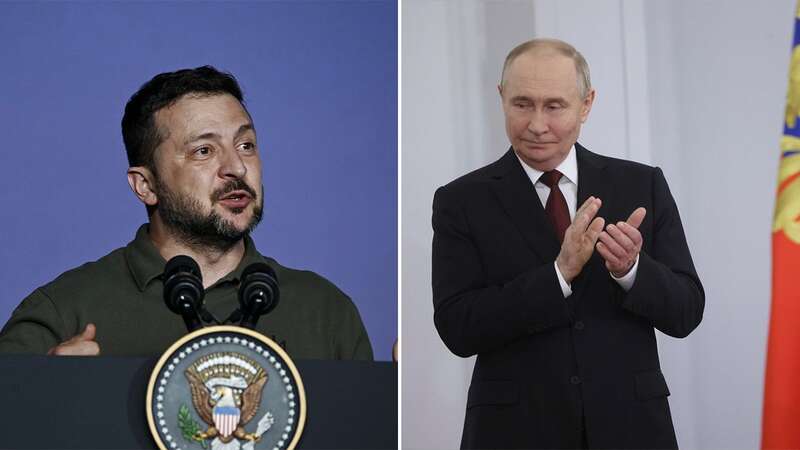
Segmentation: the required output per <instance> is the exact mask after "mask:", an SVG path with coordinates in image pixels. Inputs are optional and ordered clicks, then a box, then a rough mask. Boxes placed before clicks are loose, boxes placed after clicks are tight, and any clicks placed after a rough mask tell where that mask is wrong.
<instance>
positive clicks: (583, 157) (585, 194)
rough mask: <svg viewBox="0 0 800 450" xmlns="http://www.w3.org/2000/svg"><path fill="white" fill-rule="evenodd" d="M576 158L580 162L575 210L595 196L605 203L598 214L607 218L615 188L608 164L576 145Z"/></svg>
mask: <svg viewBox="0 0 800 450" xmlns="http://www.w3.org/2000/svg"><path fill="white" fill-rule="evenodd" d="M575 150H576V157H577V160H578V203H577V204H576V205H575V209H576V210H577V209H578V208H580V207H581V205H582V204H583V202H585V201H586V199H587V198H589V196H591V195H593V196H595V197H597V198H599V199H600V200H602V201H603V206H601V207H600V211H599V212H598V213H597V215H598V216H599V217H605V216H604V214H605V212H606V211H608V207H607V205H608V204H609V202H610V201H611V199H612V194H613V190H614V189H613V186H612V185H611V182H610V177H609V176H608V174H607V173H606V164H605V162H604V161H603V159H602V158H601V157H600V156H599V155H596V154H594V153H592V152H590V151H589V150H586V148H584V147H583V146H582V145H580V144H578V143H577V142H576V143H575Z"/></svg>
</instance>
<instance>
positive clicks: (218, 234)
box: [155, 179, 264, 251]
mask: <svg viewBox="0 0 800 450" xmlns="http://www.w3.org/2000/svg"><path fill="white" fill-rule="evenodd" d="M237 190H242V191H245V192H247V193H248V194H250V196H251V197H252V198H253V201H254V202H256V201H257V202H258V204H256V205H255V206H254V208H253V217H252V218H250V222H249V223H248V224H247V226H246V227H245V228H244V229H239V228H237V227H236V225H235V224H234V223H233V222H231V221H230V220H226V219H224V218H223V217H222V216H220V215H219V214H218V213H217V212H216V211H214V210H213V209H212V210H211V211H210V212H204V211H203V204H202V203H201V202H200V201H199V200H198V199H196V198H193V197H190V196H188V195H180V194H178V193H176V192H174V191H172V190H171V189H170V188H169V187H167V186H166V185H165V184H164V183H160V182H159V183H157V186H156V189H155V191H156V195H157V196H158V205H157V208H158V213H159V215H160V216H161V219H162V220H163V221H164V224H165V225H166V226H167V228H168V229H169V230H170V231H171V232H172V234H173V235H174V236H175V238H176V239H177V240H178V241H179V242H181V243H183V244H185V245H187V246H189V247H193V248H201V249H202V248H206V249H212V250H218V251H226V250H229V249H230V248H232V247H233V246H234V245H235V244H236V243H237V242H239V241H240V240H241V239H242V238H243V237H244V236H245V235H247V234H248V233H250V232H252V231H253V230H254V229H255V228H256V226H257V225H258V223H259V222H260V221H261V216H262V211H263V208H264V199H263V197H258V196H256V192H255V190H254V189H253V188H251V187H250V186H248V185H247V183H245V182H244V181H243V180H241V179H237V180H235V181H230V182H228V183H227V184H225V185H224V186H222V187H221V188H219V189H217V190H215V191H214V192H213V193H212V194H211V201H212V204H213V203H214V202H216V201H217V200H219V199H221V198H222V197H223V196H225V195H227V194H228V193H230V192H233V191H237ZM262 192H263V187H262ZM245 209H246V208H234V209H230V210H229V211H230V212H231V213H233V214H235V215H238V214H242V213H244V210H245Z"/></svg>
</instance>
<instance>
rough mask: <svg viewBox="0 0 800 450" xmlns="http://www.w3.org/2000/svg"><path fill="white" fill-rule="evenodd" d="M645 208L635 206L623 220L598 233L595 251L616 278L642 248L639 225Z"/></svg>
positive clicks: (629, 268)
mask: <svg viewBox="0 0 800 450" xmlns="http://www.w3.org/2000/svg"><path fill="white" fill-rule="evenodd" d="M645 214H647V210H646V209H644V208H636V210H635V211H634V212H633V213H631V216H630V217H628V220H627V221H625V222H617V224H616V225H614V224H613V223H612V224H609V225H608V226H607V227H606V230H605V231H603V232H602V233H600V242H598V243H597V252H598V253H600V256H602V257H603V259H605V260H606V269H608V271H609V272H611V274H612V275H614V276H615V277H617V278H621V277H622V276H624V275H625V274H626V273H628V272H629V271H630V270H631V268H632V267H633V264H634V263H635V262H636V257H637V256H638V255H639V251H640V250H641V249H642V234H641V233H640V232H639V225H641V224H642V220H644V216H645Z"/></svg>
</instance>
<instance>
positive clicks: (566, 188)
mask: <svg viewBox="0 0 800 450" xmlns="http://www.w3.org/2000/svg"><path fill="white" fill-rule="evenodd" d="M517 159H519V163H520V164H522V168H523V169H524V170H525V173H526V174H527V175H528V178H529V179H530V180H531V183H532V184H533V186H534V187H535V188H536V194H537V195H538V196H539V200H540V201H541V202H542V207H543V208H544V207H545V205H546V204H547V197H549V196H550V188H549V187H547V185H546V184H544V183H543V182H541V181H540V180H539V178H540V177H541V176H542V174H544V172H543V171H541V170H537V169H534V168H533V167H531V166H529V165H527V164H525V162H524V161H522V159H520V157H519V155H517ZM556 170H558V171H559V172H561V173H562V175H563V176H562V177H561V179H560V180H559V181H558V188H559V189H560V190H561V193H562V194H564V200H566V201H567V209H569V218H570V220H575V211H576V210H577V203H578V160H577V158H576V157H575V146H574V145H573V146H572V148H570V150H569V154H568V155H567V157H566V159H564V161H561V164H559V165H558V166H557V167H556ZM601 200H602V199H601ZM553 265H554V266H555V268H556V275H557V276H558V283H559V284H560V285H561V292H563V293H564V298H566V297H569V296H570V295H572V287H571V286H570V284H569V283H567V280H565V279H564V275H562V274H561V271H560V270H559V269H558V264H556V262H555V261H553ZM638 267H639V256H638V255H637V256H636V262H634V263H633V267H632V268H631V270H630V271H629V272H628V273H626V274H625V275H623V276H622V278H617V277H615V276H614V275H612V274H611V273H609V275H610V276H611V278H613V279H614V281H616V282H617V283H618V284H619V285H620V287H622V289H624V290H625V291H626V292H627V291H629V290H630V288H631V287H632V286H633V282H634V281H635V280H636V270H637V269H638Z"/></svg>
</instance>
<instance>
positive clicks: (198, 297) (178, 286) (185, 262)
mask: <svg viewBox="0 0 800 450" xmlns="http://www.w3.org/2000/svg"><path fill="white" fill-rule="evenodd" d="M204 296H205V291H204V290H203V276H202V274H201V272H200V267H199V266H198V265H197V262H195V260H194V259H192V258H191V257H189V256H186V255H178V256H176V257H174V258H172V259H170V260H169V262H167V265H166V266H165V267H164V302H166V304H167V307H168V308H169V310H170V311H172V312H174V313H175V314H180V315H181V317H183V321H184V322H185V323H186V329H187V330H189V331H190V332H192V331H194V330H197V329H199V328H200V327H201V326H202V325H201V322H200V310H201V309H202V308H201V306H202V304H203V297H204Z"/></svg>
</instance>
